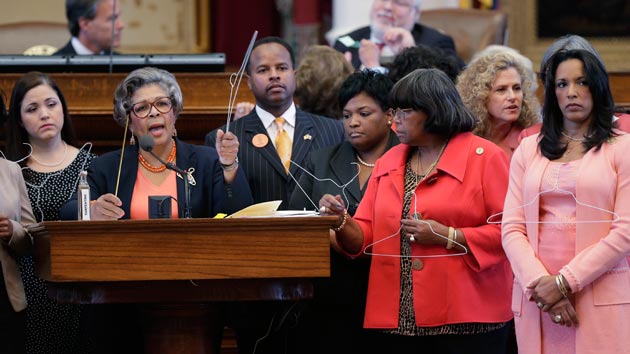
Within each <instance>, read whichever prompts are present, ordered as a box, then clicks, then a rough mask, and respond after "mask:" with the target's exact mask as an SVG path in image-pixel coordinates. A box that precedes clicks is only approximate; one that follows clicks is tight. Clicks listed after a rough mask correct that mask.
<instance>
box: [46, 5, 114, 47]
mask: <svg viewBox="0 0 630 354" xmlns="http://www.w3.org/2000/svg"><path fill="white" fill-rule="evenodd" d="M66 17H67V18H68V29H69V30H70V34H72V38H71V39H70V41H68V43H67V44H66V45H65V46H64V47H62V48H61V49H59V50H58V51H57V52H56V53H55V54H54V55H90V54H109V52H110V51H113V50H114V48H117V47H118V46H120V38H121V34H122V30H123V29H124V28H125V23H124V22H123V20H122V19H121V18H120V0H66ZM112 27H113V28H112ZM112 35H113V37H112ZM114 54H118V53H116V52H114Z"/></svg>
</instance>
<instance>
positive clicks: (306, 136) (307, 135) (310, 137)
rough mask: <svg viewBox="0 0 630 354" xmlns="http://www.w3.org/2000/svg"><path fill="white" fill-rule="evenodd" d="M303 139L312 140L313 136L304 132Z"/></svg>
mask: <svg viewBox="0 0 630 354" xmlns="http://www.w3.org/2000/svg"><path fill="white" fill-rule="evenodd" d="M304 140H313V137H312V136H311V134H306V135H304Z"/></svg>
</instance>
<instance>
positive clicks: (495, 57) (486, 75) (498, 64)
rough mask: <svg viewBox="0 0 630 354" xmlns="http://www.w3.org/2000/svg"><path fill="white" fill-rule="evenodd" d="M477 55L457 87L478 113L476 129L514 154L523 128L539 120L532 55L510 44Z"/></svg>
mask: <svg viewBox="0 0 630 354" xmlns="http://www.w3.org/2000/svg"><path fill="white" fill-rule="evenodd" d="M502 48H503V49H501V48H500V47H499V48H497V47H493V49H492V50H489V51H487V52H485V53H481V54H480V55H479V56H477V57H476V58H475V59H474V60H473V61H472V62H471V63H470V64H469V65H468V67H467V68H466V69H465V70H464V71H463V72H462V73H461V74H460V75H459V77H458V78H457V90H458V91H459V94H460V95H461V96H462V100H463V101H464V104H465V105H466V107H468V109H470V110H471V111H472V113H473V114H474V115H475V116H476V117H477V119H478V123H477V125H476V126H475V129H474V130H473V133H475V134H476V135H478V136H480V137H482V138H485V139H488V140H490V141H492V142H494V143H495V144H497V145H498V146H499V147H501V148H502V149H503V150H504V151H505V152H506V153H507V154H508V157H510V158H511V157H512V154H513V153H514V149H516V147H517V146H518V143H519V139H518V136H519V134H520V132H521V131H522V130H523V129H525V128H527V127H530V126H532V125H534V124H535V123H537V122H538V121H539V116H538V111H539V104H538V99H537V98H536V87H537V82H536V76H535V75H534V73H533V71H532V70H531V65H528V62H529V59H527V58H525V57H524V56H522V55H520V54H518V52H516V51H515V50H513V49H511V48H508V47H502Z"/></svg>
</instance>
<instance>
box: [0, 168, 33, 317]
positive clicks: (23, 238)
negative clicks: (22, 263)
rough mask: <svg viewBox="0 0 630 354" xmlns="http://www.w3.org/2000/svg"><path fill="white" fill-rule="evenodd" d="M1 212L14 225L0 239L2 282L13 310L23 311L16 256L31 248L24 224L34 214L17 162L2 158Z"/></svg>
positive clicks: (0, 170) (0, 182) (24, 297)
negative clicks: (7, 234) (4, 237)
mask: <svg viewBox="0 0 630 354" xmlns="http://www.w3.org/2000/svg"><path fill="white" fill-rule="evenodd" d="M0 215H4V216H7V217H8V218H9V219H10V220H11V224H12V225H13V235H12V236H11V238H10V239H9V240H8V241H7V240H0V263H1V264H2V275H3V277H4V286H5V287H6V289H7V294H8V295H9V301H10V302H11V306H12V307H13V310H15V311H16V312H17V311H22V310H24V309H25V308H26V294H25V293H24V285H23V284H22V277H21V276H20V269H19V268H18V265H17V262H16V259H15V258H16V256H17V255H25V254H28V253H29V252H31V251H32V246H33V240H32V238H31V236H30V234H29V233H28V232H27V231H26V229H25V228H24V226H23V225H29V224H32V223H34V222H35V216H33V211H32V210H31V203H30V201H29V199H28V193H27V192H26V184H24V178H23V177H22V170H21V169H20V166H18V164H16V163H15V162H11V161H8V160H5V159H3V158H0Z"/></svg>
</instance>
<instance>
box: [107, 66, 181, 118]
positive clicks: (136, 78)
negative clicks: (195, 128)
mask: <svg viewBox="0 0 630 354" xmlns="http://www.w3.org/2000/svg"><path fill="white" fill-rule="evenodd" d="M148 85H159V86H161V87H162V88H163V89H164V91H166V95H167V96H168V97H169V98H170V99H171V102H172V103H173V113H174V114H175V120H177V117H179V113H180V112H181V111H182V109H183V107H184V99H183V98H182V90H181V89H180V88H179V84H178V83H177V80H175V76H173V74H171V73H169V72H168V71H166V70H162V69H158V68H154V67H144V68H140V69H136V70H134V71H132V72H130V73H129V75H127V77H126V78H125V79H124V80H123V81H122V82H121V83H120V84H118V87H116V91H114V121H115V122H116V123H118V125H120V126H123V127H124V126H125V123H126V120H127V116H128V115H129V111H130V110H131V105H132V102H131V97H132V96H133V94H134V93H135V92H136V91H137V90H138V89H140V88H142V87H144V86H148Z"/></svg>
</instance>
